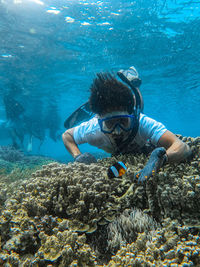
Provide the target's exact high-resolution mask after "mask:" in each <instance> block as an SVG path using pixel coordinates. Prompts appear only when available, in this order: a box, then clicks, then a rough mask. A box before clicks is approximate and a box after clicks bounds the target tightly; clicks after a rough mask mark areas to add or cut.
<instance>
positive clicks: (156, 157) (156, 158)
mask: <svg viewBox="0 0 200 267" xmlns="http://www.w3.org/2000/svg"><path fill="white" fill-rule="evenodd" d="M166 161H167V155H166V150H165V148H164V147H158V148H156V149H154V150H153V152H152V153H151V156H150V158H149V160H148V162H147V164H146V165H145V167H144V168H143V169H142V170H141V171H139V172H138V173H137V174H136V178H138V182H139V183H143V182H144V181H145V180H146V179H148V178H149V177H151V176H153V175H155V174H156V173H157V172H158V171H159V169H160V167H161V166H163V164H164V163H165V162H166Z"/></svg>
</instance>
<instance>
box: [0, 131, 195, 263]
mask: <svg viewBox="0 0 200 267" xmlns="http://www.w3.org/2000/svg"><path fill="white" fill-rule="evenodd" d="M179 138H180V139H182V140H183V141H184V142H186V143H188V145H189V146H190V147H191V149H192V151H193V157H192V158H191V160H189V161H188V162H184V163H179V164H170V165H169V164H168V165H166V166H164V167H163V168H162V169H161V170H160V172H159V173H158V174H156V175H154V176H153V177H151V178H150V179H148V180H147V181H146V183H145V184H143V185H141V184H138V183H137V179H136V178H135V173H136V172H137V171H139V170H140V169H142V168H143V167H144V165H145V163H146V161H147V160H148V156H147V155H145V154H143V153H141V154H139V155H131V154H130V155H120V156H116V157H111V158H106V159H101V160H98V162H97V163H96V164H91V165H89V166H88V165H84V164H81V163H69V164H67V165H66V164H60V163H58V162H52V163H50V164H47V165H43V167H42V169H39V170H36V171H34V172H33V173H32V174H31V175H30V176H29V177H27V176H26V177H24V178H23V179H18V180H17V181H13V182H12V183H10V184H9V185H8V184H7V183H5V182H4V181H3V182H2V181H1V189H0V194H1V198H0V200H1V201H0V204H1V206H0V210H1V215H0V234H1V236H0V238H1V239H0V245H1V251H0V266H60V267H61V266H83V267H84V266H109V267H111V266H198V265H200V237H199V232H200V224H199V221H200V210H199V206H200V157H199V156H200V137H197V138H191V137H182V136H179ZM118 160H121V161H123V162H124V163H125V164H126V165H127V172H126V174H125V175H123V176H122V178H113V179H109V178H108V177H107V169H108V167H109V166H110V165H112V164H113V163H114V162H116V161H118ZM2 196H3V197H2Z"/></svg>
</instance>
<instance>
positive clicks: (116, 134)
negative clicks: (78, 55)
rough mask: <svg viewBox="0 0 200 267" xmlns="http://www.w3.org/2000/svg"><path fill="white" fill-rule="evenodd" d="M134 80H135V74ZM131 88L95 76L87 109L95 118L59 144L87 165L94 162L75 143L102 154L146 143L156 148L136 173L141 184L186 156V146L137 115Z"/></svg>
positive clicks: (68, 133) (67, 133)
mask: <svg viewBox="0 0 200 267" xmlns="http://www.w3.org/2000/svg"><path fill="white" fill-rule="evenodd" d="M132 70H133V71H135V73H136V77H135V78H136V79H135V80H137V78H138V76H137V72H136V70H135V69H134V68H132ZM135 99H136V98H135V97H134V95H133V93H132V91H131V89H130V88H129V87H128V86H126V85H125V84H124V83H122V82H120V81H119V80H117V79H116V78H115V77H114V76H113V75H111V74H109V73H100V74H97V77H96V78H95V79H94V81H93V84H92V86H91V95H90V99H89V103H90V108H91V111H92V112H93V113H95V114H96V116H95V117H93V118H92V119H90V120H89V121H86V122H83V123H81V124H80V125H79V126H76V127H74V128H71V129H68V130H67V131H65V132H64V133H63V136H62V137H63V142H64V145H65V147H66V148H67V150H68V151H69V153H70V154H71V155H72V156H73V157H74V159H75V161H76V162H82V163H86V164H90V163H93V162H96V159H95V158H94V156H93V155H91V154H90V153H84V154H82V153H81V152H80V150H79V148H78V145H79V144H83V143H89V144H91V145H93V146H96V147H98V148H100V149H103V150H105V151H106V152H109V153H112V154H116V153H126V152H130V151H137V150H138V149H139V148H141V147H144V146H145V144H146V143H147V142H150V143H151V144H153V145H154V146H155V147H157V148H156V149H155V150H154V151H153V152H152V154H151V156H150V159H149V161H148V162H147V164H146V166H145V167H144V169H143V170H142V171H141V172H140V173H139V175H138V176H139V181H140V182H143V181H144V180H145V179H146V178H148V177H150V176H151V175H152V174H153V173H155V172H157V171H158V170H159V168H160V167H161V166H162V165H163V164H164V163H165V162H179V161H182V160H184V159H186V158H187V157H188V156H189V155H190V154H191V151H190V148H189V147H188V145H186V144H185V143H183V142H182V141H181V140H179V139H178V138H177V137H176V136H175V135H174V134H173V133H172V132H170V131H168V130H167V129H166V128H165V126H164V125H163V124H162V123H159V122H157V121H155V120H153V119H151V118H149V117H147V116H146V115H144V114H142V113H139V114H138V110H137V108H136V106H137V103H136V101H135Z"/></svg>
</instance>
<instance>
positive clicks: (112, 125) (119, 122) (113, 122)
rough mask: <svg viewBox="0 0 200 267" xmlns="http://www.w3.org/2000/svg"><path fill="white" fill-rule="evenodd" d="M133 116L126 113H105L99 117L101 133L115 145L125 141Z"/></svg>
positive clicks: (130, 128) (131, 125)
mask: <svg viewBox="0 0 200 267" xmlns="http://www.w3.org/2000/svg"><path fill="white" fill-rule="evenodd" d="M133 121H134V120H133V116H132V115H130V114H129V113H128V112H127V111H113V112H107V113H105V114H104V115H103V116H100V120H99V123H100V127H101V131H102V132H104V133H105V134H106V135H107V136H108V137H109V138H110V139H112V140H113V141H115V142H116V143H120V142H122V141H123V140H125V139H126V138H127V137H128V135H129V134H130V132H131V130H132V128H133V126H134V124H133Z"/></svg>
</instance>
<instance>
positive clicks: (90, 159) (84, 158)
mask: <svg viewBox="0 0 200 267" xmlns="http://www.w3.org/2000/svg"><path fill="white" fill-rule="evenodd" d="M74 161H75V162H80V163H85V164H87V165H89V164H91V163H96V162H97V160H96V158H95V157H94V156H93V155H92V154H90V153H83V154H79V155H78V156H77V157H76V158H75V160H74Z"/></svg>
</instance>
